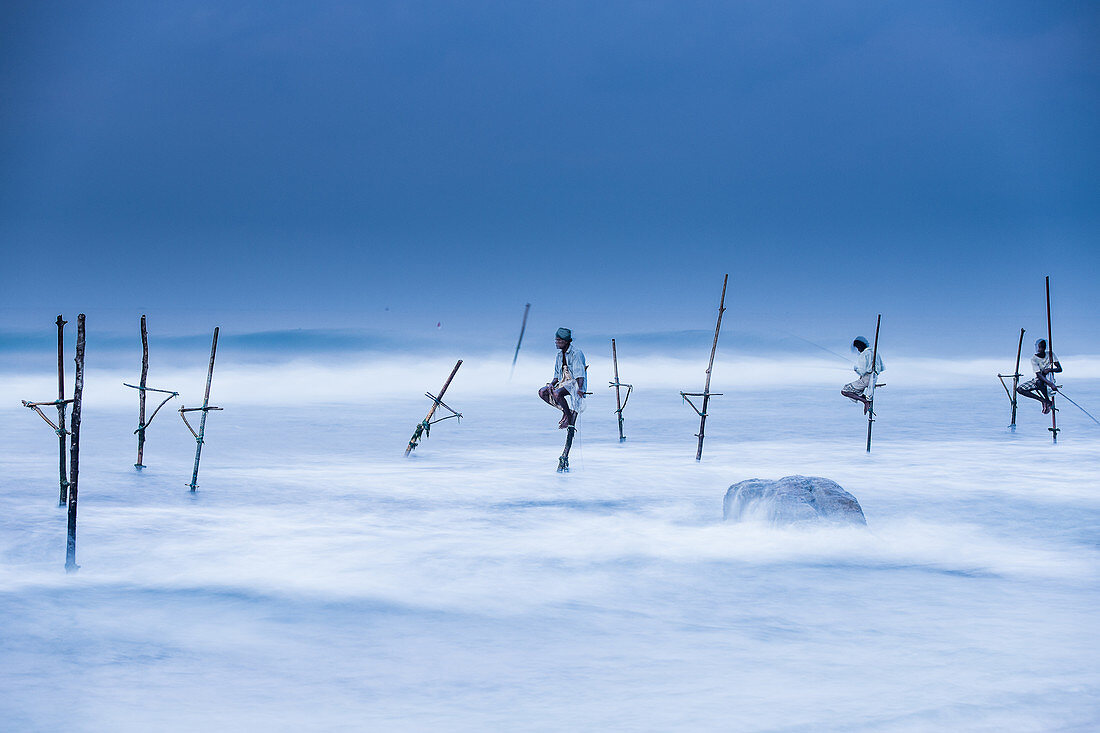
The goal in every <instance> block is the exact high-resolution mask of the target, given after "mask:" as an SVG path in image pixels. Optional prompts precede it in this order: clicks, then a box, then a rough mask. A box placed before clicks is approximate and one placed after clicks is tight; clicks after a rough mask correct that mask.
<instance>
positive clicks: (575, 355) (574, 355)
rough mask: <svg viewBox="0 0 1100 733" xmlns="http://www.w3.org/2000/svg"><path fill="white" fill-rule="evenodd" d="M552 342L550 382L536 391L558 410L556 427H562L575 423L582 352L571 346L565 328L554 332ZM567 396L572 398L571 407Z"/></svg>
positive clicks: (581, 393)
mask: <svg viewBox="0 0 1100 733" xmlns="http://www.w3.org/2000/svg"><path fill="white" fill-rule="evenodd" d="M554 345H555V346H556V347H557V348H558V355H557V356H556V357H555V359H554V381H552V382H550V383H548V384H547V385H546V386H545V387H543V388H542V389H540V390H539V397H541V398H542V400H543V402H545V403H546V404H548V405H550V406H552V407H556V408H558V409H559V410H561V411H562V417H561V422H559V423H558V427H559V428H561V429H563V430H564V429H565V428H568V427H570V426H575V425H576V424H577V414H578V413H579V412H580V409H579V407H580V401H581V400H583V399H584V385H585V376H584V370H585V363H584V352H582V351H581V350H580V349H576V348H573V332H572V331H570V330H569V329H568V328H559V329H558V331H557V333H556V334H554ZM567 397H569V398H571V399H572V401H573V406H572V407H570V406H569V400H567V399H566V398H567Z"/></svg>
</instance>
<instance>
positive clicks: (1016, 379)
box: [1008, 328, 1024, 432]
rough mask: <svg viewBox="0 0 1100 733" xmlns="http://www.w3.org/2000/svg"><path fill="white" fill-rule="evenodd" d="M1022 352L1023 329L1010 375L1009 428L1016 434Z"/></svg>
mask: <svg viewBox="0 0 1100 733" xmlns="http://www.w3.org/2000/svg"><path fill="white" fill-rule="evenodd" d="M1023 351H1024V329H1022V328H1021V329H1020V342H1019V343H1018V344H1016V369H1014V370H1013V373H1012V422H1011V423H1010V424H1009V426H1008V427H1009V428H1011V429H1012V431H1013V432H1016V388H1017V387H1019V386H1020V356H1021V355H1022V354H1023Z"/></svg>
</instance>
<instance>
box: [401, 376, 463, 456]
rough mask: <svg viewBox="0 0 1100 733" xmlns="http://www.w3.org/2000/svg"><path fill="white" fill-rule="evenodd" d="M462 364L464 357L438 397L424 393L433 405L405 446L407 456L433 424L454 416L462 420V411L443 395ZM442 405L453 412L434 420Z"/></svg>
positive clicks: (427, 433) (424, 437) (428, 432)
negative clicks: (447, 401)
mask: <svg viewBox="0 0 1100 733" xmlns="http://www.w3.org/2000/svg"><path fill="white" fill-rule="evenodd" d="M460 366H462V359H459V360H458V361H457V362H456V363H455V366H454V369H452V370H451V374H450V376H448V377H447V381H446V382H444V383H443V389H441V390H439V396H438V397H437V396H435V395H433V394H432V393H431V392H425V393H424V396H425V397H427V398H428V399H430V400H431V401H432V406H431V407H430V408H429V409H428V414H427V415H426V416H425V417H424V419H423V420H421V421H420V423H418V424H417V426H416V428H415V429H414V430H413V434H412V438H410V439H409V446H408V447H407V448H405V456H406V457H408V455H409V454H410V453H412V452H413V451H414V450H415V449H416V446H418V445H420V441H421V440H423V439H426V438H427V437H428V435H429V434H430V433H431V430H432V425H435V424H436V423H439V422H443V421H444V420H449V419H451V418H452V417H453V418H457V419H458V420H460V421H461V419H462V413H460V412H458V411H457V410H455V409H454V408H453V407H451V406H450V405H448V404H447V403H445V402H444V401H443V395H444V394H446V393H447V388H448V387H450V386H451V380H452V379H454V378H455V374H457V373H458V368H459V367H460ZM440 407H442V408H443V409H444V410H447V411H448V412H450V413H451V414H450V415H447V416H445V417H441V418H437V419H435V420H433V419H432V418H433V417H434V416H435V411H436V410H438V409H439V408H440Z"/></svg>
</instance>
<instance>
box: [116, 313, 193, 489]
mask: <svg viewBox="0 0 1100 733" xmlns="http://www.w3.org/2000/svg"><path fill="white" fill-rule="evenodd" d="M148 376H149V333H148V331H147V330H146V328H145V316H144V315H142V317H141V379H140V380H139V381H138V383H137V384H136V385H133V384H127V383H126V382H123V383H122V385H123V386H124V387H131V388H133V389H136V390H137V391H138V426H137V430H135V431H134V434H135V435H137V436H138V438H137V441H138V444H137V463H135V464H134V468H136V469H137V470H139V471H140V470H141V469H143V468H145V465H144V464H143V463H142V458H143V455H144V451H145V429H146V428H148V427H149V424H150V423H151V422H153V418H154V417H156V416H157V413H158V412H160V408H162V407H164V405H165V404H167V403H168V400H170V399H172V398H173V397H178V396H179V392H173V391H171V390H167V389H154V388H152V387H147V386H145V382H146V378H147V377H148ZM146 392H160V393H162V394H166V395H168V396H167V397H165V398H164V401H163V402H161V403H160V404H159V405H157V409H155V410H153V414H152V415H150V416H149V419H148V420H146V419H145V396H146Z"/></svg>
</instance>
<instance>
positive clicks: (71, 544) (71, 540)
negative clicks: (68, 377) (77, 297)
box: [65, 313, 84, 573]
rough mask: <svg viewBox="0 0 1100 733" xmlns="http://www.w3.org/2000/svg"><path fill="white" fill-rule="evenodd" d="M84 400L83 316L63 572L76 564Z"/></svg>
mask: <svg viewBox="0 0 1100 733" xmlns="http://www.w3.org/2000/svg"><path fill="white" fill-rule="evenodd" d="M83 398H84V314H83V313H81V314H80V315H78V316H77V317H76V382H75V385H74V387H73V420H72V431H71V439H70V441H69V445H70V448H69V522H68V533H67V536H66V541H65V570H67V571H68V572H70V573H71V572H73V571H74V570H76V569H77V568H79V567H80V566H79V565H77V564H76V499H77V476H78V472H79V469H80V407H81V400H83Z"/></svg>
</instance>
